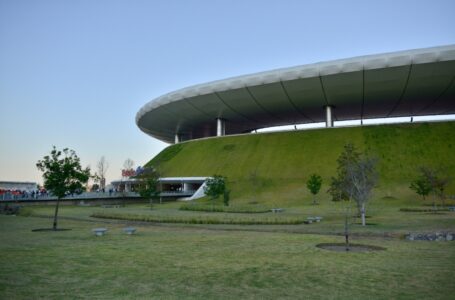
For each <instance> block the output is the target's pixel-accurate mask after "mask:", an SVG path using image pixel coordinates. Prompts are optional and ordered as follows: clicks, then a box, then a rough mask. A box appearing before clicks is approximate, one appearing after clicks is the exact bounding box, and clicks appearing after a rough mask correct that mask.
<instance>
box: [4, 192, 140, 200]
mask: <svg viewBox="0 0 455 300" xmlns="http://www.w3.org/2000/svg"><path fill="white" fill-rule="evenodd" d="M124 197H128V198H130V197H140V196H139V194H138V193H136V192H111V193H109V192H105V193H102V192H86V193H82V194H72V195H68V196H66V197H64V198H63V199H82V200H83V199H100V198H124ZM27 200H30V201H47V200H57V197H56V196H52V195H49V194H44V195H40V194H34V195H32V194H26V193H24V194H18V195H15V194H12V193H3V194H1V195H0V201H27Z"/></svg>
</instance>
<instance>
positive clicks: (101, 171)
mask: <svg viewBox="0 0 455 300" xmlns="http://www.w3.org/2000/svg"><path fill="white" fill-rule="evenodd" d="M108 168H109V163H108V162H107V160H106V158H104V156H101V158H100V160H99V161H98V163H97V164H96V170H97V172H96V175H97V177H98V178H99V183H100V189H102V190H104V189H105V188H106V172H107V169H108Z"/></svg>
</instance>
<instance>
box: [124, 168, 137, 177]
mask: <svg viewBox="0 0 455 300" xmlns="http://www.w3.org/2000/svg"><path fill="white" fill-rule="evenodd" d="M132 176H136V171H134V170H133V169H129V170H122V177H132Z"/></svg>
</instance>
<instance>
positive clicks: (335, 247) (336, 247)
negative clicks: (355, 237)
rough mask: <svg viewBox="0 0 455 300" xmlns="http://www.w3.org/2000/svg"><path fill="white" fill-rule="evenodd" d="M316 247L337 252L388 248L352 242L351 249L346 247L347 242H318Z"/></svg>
mask: <svg viewBox="0 0 455 300" xmlns="http://www.w3.org/2000/svg"><path fill="white" fill-rule="evenodd" d="M316 247H318V248H321V249H324V250H329V251H335V252H373V251H384V250H386V248H383V247H379V246H372V245H361V244H350V245H349V249H346V244H344V243H322V244H317V245H316Z"/></svg>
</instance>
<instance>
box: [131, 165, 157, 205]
mask: <svg viewBox="0 0 455 300" xmlns="http://www.w3.org/2000/svg"><path fill="white" fill-rule="evenodd" d="M136 178H137V179H138V180H139V189H138V192H139V195H140V196H141V197H144V198H145V199H150V208H152V205H153V198H157V197H158V196H159V194H160V191H159V188H158V186H159V175H158V172H157V171H156V170H155V169H153V168H144V169H143V170H141V173H140V174H139V175H137V176H136Z"/></svg>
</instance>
